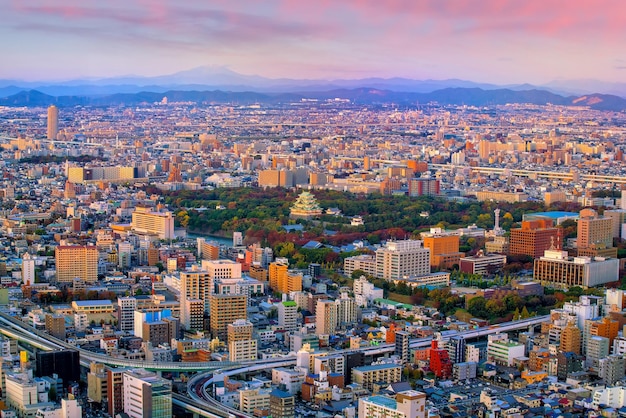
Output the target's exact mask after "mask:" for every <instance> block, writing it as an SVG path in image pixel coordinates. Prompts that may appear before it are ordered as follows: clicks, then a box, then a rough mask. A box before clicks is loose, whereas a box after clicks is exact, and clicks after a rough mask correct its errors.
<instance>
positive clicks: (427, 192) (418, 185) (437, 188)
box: [409, 177, 441, 197]
mask: <svg viewBox="0 0 626 418" xmlns="http://www.w3.org/2000/svg"><path fill="white" fill-rule="evenodd" d="M440 192H441V185H440V182H439V180H437V179H432V178H424V177H422V178H416V179H410V180H409V196H414V197H415V196H437V195H438V194H439V193H440Z"/></svg>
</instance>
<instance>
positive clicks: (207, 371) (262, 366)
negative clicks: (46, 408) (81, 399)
mask: <svg viewBox="0 0 626 418" xmlns="http://www.w3.org/2000/svg"><path fill="white" fill-rule="evenodd" d="M549 320H550V316H549V315H544V316H537V317H533V318H528V319H522V320H518V321H511V322H506V323H502V324H498V325H493V326H490V327H483V328H478V329H473V330H467V331H459V332H457V333H453V334H448V335H447V336H461V337H463V338H465V339H472V338H479V337H484V336H487V335H490V334H495V333H498V332H508V331H514V330H519V329H527V328H530V327H534V326H536V325H539V324H541V323H543V322H547V321H549ZM0 333H2V334H4V335H7V336H9V337H11V338H15V339H17V340H18V341H22V342H25V343H27V344H29V345H32V346H34V347H37V348H39V349H42V350H58V349H66V348H67V349H73V350H78V351H79V353H80V358H81V363H82V364H83V365H88V364H89V363H90V362H92V361H95V362H99V363H104V364H107V365H110V366H117V367H130V368H144V369H147V370H154V371H177V372H179V371H197V372H200V373H198V374H196V375H195V376H194V377H192V378H191V379H190V380H189V382H188V384H187V392H188V397H186V396H182V395H180V394H173V395H172V403H173V404H174V405H177V406H179V407H181V408H184V409H185V410H188V411H189V412H192V413H194V414H197V415H198V416H202V417H209V418H251V417H250V416H249V415H247V414H243V413H242V412H240V411H238V410H236V409H234V408H230V407H228V406H226V405H222V404H220V403H219V402H218V401H216V400H215V399H214V398H213V397H212V396H211V393H210V392H211V391H210V386H211V385H212V384H213V383H214V382H215V381H216V380H217V379H223V377H224V376H232V375H237V374H242V373H250V372H256V371H261V370H271V369H272V368H275V367H291V366H294V365H295V364H296V357H295V356H287V357H282V358H277V359H266V360H256V361H248V362H239V363H235V362H202V363H185V362H163V363H161V362H149V361H135V360H126V359H116V358H113V357H109V356H105V355H102V354H97V353H93V352H90V351H87V350H84V349H81V348H77V347H74V346H72V345H71V344H68V343H66V342H65V341H62V340H59V339H57V338H54V337H52V336H50V335H49V334H47V333H44V332H41V331H39V330H37V329H35V328H33V327H31V326H30V325H28V324H26V323H24V322H22V321H20V320H18V319H16V318H13V317H12V316H10V315H7V314H6V313H2V312H0ZM432 340H433V338H432V337H427V338H419V339H413V340H412V341H411V342H410V348H411V349H418V348H426V347H428V346H430V344H431V342H432ZM394 350H395V345H394V344H380V345H378V346H371V347H363V348H360V349H346V350H336V351H333V352H329V354H343V353H350V352H363V353H364V354H366V355H385V354H389V353H393V352H394Z"/></svg>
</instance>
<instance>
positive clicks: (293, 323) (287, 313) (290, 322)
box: [278, 300, 298, 331]
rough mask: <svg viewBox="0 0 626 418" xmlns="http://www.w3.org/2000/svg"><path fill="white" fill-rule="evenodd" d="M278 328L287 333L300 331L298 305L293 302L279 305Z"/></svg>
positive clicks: (289, 301)
mask: <svg viewBox="0 0 626 418" xmlns="http://www.w3.org/2000/svg"><path fill="white" fill-rule="evenodd" d="M278 326H279V327H280V328H281V329H283V330H285V331H296V330H297V329H298V304H297V303H296V302H294V301H292V300H288V301H285V302H281V303H279V304H278Z"/></svg>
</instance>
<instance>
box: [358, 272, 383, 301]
mask: <svg viewBox="0 0 626 418" xmlns="http://www.w3.org/2000/svg"><path fill="white" fill-rule="evenodd" d="M353 291H354V299H355V302H356V304H357V306H368V305H369V304H370V303H371V302H372V301H373V300H374V299H382V298H383V289H380V288H378V287H376V286H374V284H373V283H370V282H369V281H368V280H367V279H366V278H365V277H363V276H361V277H359V278H358V279H356V280H355V281H354V284H353Z"/></svg>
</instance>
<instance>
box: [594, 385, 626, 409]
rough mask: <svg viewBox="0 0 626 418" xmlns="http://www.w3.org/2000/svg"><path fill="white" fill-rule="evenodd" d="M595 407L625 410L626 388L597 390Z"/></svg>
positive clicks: (617, 387) (616, 387)
mask: <svg viewBox="0 0 626 418" xmlns="http://www.w3.org/2000/svg"><path fill="white" fill-rule="evenodd" d="M593 405H594V406H595V407H596V408H599V407H600V406H605V407H610V408H616V409H618V408H623V407H624V406H626V387H624V386H615V387H607V388H604V389H598V390H596V391H595V392H594V393H593Z"/></svg>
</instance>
